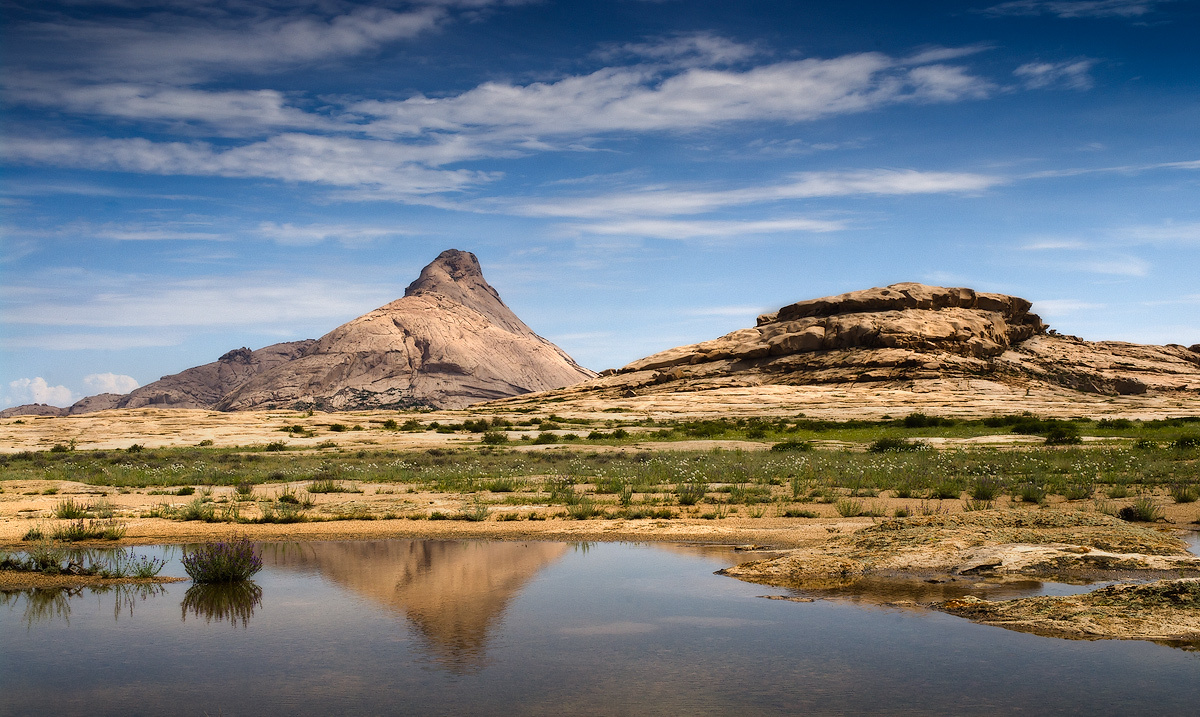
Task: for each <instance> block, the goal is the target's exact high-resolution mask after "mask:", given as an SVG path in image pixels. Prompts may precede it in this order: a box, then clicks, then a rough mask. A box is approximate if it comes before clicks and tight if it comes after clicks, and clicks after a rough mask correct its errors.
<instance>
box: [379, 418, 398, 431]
mask: <svg viewBox="0 0 1200 717" xmlns="http://www.w3.org/2000/svg"><path fill="white" fill-rule="evenodd" d="M383 429H384V430H385V431H398V430H400V424H399V423H396V419H394V418H389V419H387V420H386V421H384V422H383Z"/></svg>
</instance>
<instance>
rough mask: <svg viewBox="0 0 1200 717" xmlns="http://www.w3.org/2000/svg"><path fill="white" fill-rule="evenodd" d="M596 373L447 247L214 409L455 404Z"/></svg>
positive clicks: (466, 257)
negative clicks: (395, 289)
mask: <svg viewBox="0 0 1200 717" xmlns="http://www.w3.org/2000/svg"><path fill="white" fill-rule="evenodd" d="M593 376H595V374H594V373H593V372H591V371H589V370H587V369H585V368H583V367H582V366H579V365H578V364H576V363H575V361H574V360H572V359H571V357H570V356H568V355H567V354H566V353H565V352H563V350H562V349H560V348H558V347H557V346H555V345H554V344H552V343H550V342H549V341H547V340H546V339H544V338H542V337H541V336H538V335H537V334H535V333H534V332H533V331H532V330H531V329H530V328H529V327H528V326H526V325H525V323H524V322H522V321H521V320H520V319H519V318H517V315H516V314H514V313H513V312H512V310H511V309H509V308H508V307H507V306H506V305H505V304H504V302H503V301H502V300H501V299H500V295H499V294H498V293H497V292H496V290H495V289H493V288H492V287H491V286H490V285H488V283H487V281H485V280H484V278H483V273H482V272H481V270H480V268H479V261H478V260H477V259H476V258H475V255H474V254H471V253H468V252H463V251H457V250H454V249H450V250H447V251H444V252H442V253H441V254H440V255H439V256H438V257H437V259H435V260H434V262H433V263H432V264H430V265H429V266H427V267H425V269H424V270H422V271H421V275H420V277H418V278H417V280H416V281H414V282H413V283H412V284H410V285H409V287H408V288H407V289H406V290H405V292H404V296H403V297H402V298H400V299H397V300H396V301H393V302H392V303H390V304H388V305H386V306H383V307H380V308H378V309H376V310H375V311H372V312H370V313H369V314H366V315H364V316H360V317H359V318H357V319H354V320H353V321H350V322H349V323H346V324H343V325H342V326H339V327H338V328H336V329H334V330H333V331H331V332H329V333H328V334H326V335H325V336H323V337H321V338H320V339H318V340H317V341H316V343H314V344H313V345H312V346H311V347H309V348H308V349H307V350H306V351H305V352H304V355H303V356H300V357H299V358H297V359H295V360H293V361H288V362H287V363H285V364H282V365H280V366H277V367H275V368H273V369H271V370H268V371H264V372H262V373H260V374H257V375H255V376H254V377H252V378H251V379H250V380H249V381H247V382H246V383H245V384H243V385H241V386H240V387H238V388H237V389H236V390H234V391H232V392H231V393H229V395H227V396H225V397H224V398H223V399H222V400H221V401H220V402H219V403H217V404H216V407H217V408H218V409H220V410H246V409H253V408H272V407H292V406H305V405H310V406H314V407H317V408H321V409H326V410H330V409H332V410H343V409H355V408H389V407H396V408H403V407H413V406H429V407H436V408H462V407H464V406H467V405H470V404H472V403H478V402H480V401H486V400H489V399H495V398H504V397H508V396H514V395H519V394H524V393H529V392H532V391H544V390H548V389H553V388H559V387H561V386H567V385H570V384H573V383H578V382H580V381H583V380H586V379H588V378H591V377H593Z"/></svg>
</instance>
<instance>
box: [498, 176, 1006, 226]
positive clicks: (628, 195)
mask: <svg viewBox="0 0 1200 717" xmlns="http://www.w3.org/2000/svg"><path fill="white" fill-rule="evenodd" d="M1006 181H1007V180H1006V179H1004V178H1003V177H998V176H994V175H984V174H971V173H963V172H919V171H916V170H895V169H869V170H858V171H847V172H802V173H799V174H795V175H792V177H790V181H787V182H782V183H779V184H768V185H760V186H756V187H745V188H741V189H726V190H717V191H704V190H693V191H688V190H683V189H667V188H661V187H644V188H641V189H638V190H634V191H627V192H615V193H610V194H603V195H596V196H590V197H572V198H553V199H529V200H524V201H521V202H519V203H518V204H517V205H516V206H515V207H514V211H515V212H517V213H519V214H525V215H529V216H550V217H575V218H582V219H593V218H608V217H613V216H617V217H620V216H630V215H633V216H643V217H645V216H672V215H681V214H700V213H703V212H709V211H713V210H716V209H721V208H724V207H732V206H744V205H749V204H759V203H763V202H773V201H781V200H796V199H812V198H817V197H841V196H852V195H906V194H963V193H976V192H981V191H984V190H986V189H988V188H990V187H994V186H997V185H1000V184H1004V183H1006Z"/></svg>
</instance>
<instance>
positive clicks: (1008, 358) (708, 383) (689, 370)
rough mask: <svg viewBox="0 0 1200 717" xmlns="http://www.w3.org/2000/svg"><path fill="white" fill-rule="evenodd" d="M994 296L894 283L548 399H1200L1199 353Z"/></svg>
mask: <svg viewBox="0 0 1200 717" xmlns="http://www.w3.org/2000/svg"><path fill="white" fill-rule="evenodd" d="M1030 308H1031V303H1030V302H1029V301H1026V300H1025V299H1021V298H1018V297H1015V296H1006V295H1003V294H992V293H985V292H977V291H974V290H971V289H965V288H943V287H936V286H926V285H924V284H915V283H904V284H893V285H891V286H887V287H883V288H874V289H867V290H863V291H854V292H850V293H847V294H841V295H838V296H831V297H826V298H821V299H812V300H809V301H801V302H798V303H795V304H790V305H788V306H785V307H783V308H781V309H780V310H779V311H777V312H775V313H771V314H765V315H763V316H760V317H759V318H758V322H757V326H755V327H753V328H746V329H740V330H737V331H734V332H732V333H729V334H726V335H725V336H722V337H720V338H716V339H713V340H711V341H704V342H701V343H698V344H691V345H688V346H680V347H677V348H673V349H668V350H666V351H662V352H660V353H656V354H653V355H651V356H647V357H646V358H643V359H639V360H637V361H634V362H633V363H630V364H629V365H627V366H625V367H624V368H621V369H617V370H608V371H604V372H602V373H601V374H600V377H598V378H597V379H594V380H592V381H587V382H585V383H582V384H579V385H577V386H574V387H571V388H568V389H565V390H563V391H560V392H557V393H556V394H555V395H558V396H571V395H576V396H580V397H582V396H584V395H586V394H591V395H593V396H597V397H604V396H608V397H612V398H616V397H626V398H631V397H634V396H642V395H654V394H664V393H679V392H695V391H704V390H708V389H717V388H730V387H739V386H756V385H764V384H776V385H780V384H782V385H814V384H862V383H867V382H877V383H880V384H888V385H892V386H896V385H908V384H911V383H913V382H918V381H922V380H943V379H946V378H956V377H962V378H983V379H987V380H990V381H994V382H999V383H1007V384H1016V385H1025V384H1042V385H1046V384H1049V385H1054V386H1060V387H1064V388H1067V389H1072V390H1075V391H1082V392H1088V393H1098V394H1109V395H1131V394H1143V393H1146V392H1191V393H1196V392H1200V353H1198V352H1196V351H1195V350H1193V349H1188V348H1185V347H1183V346H1178V345H1168V346H1143V345H1139V344H1131V343H1125V342H1119V341H1099V342H1090V341H1084V340H1082V339H1079V338H1077V337H1073V336H1065V335H1061V334H1058V333H1057V332H1055V331H1054V330H1053V329H1049V328H1048V327H1047V326H1046V325H1045V324H1044V323H1043V322H1042V320H1041V319H1040V318H1039V317H1038V316H1037V315H1036V314H1033V313H1030Z"/></svg>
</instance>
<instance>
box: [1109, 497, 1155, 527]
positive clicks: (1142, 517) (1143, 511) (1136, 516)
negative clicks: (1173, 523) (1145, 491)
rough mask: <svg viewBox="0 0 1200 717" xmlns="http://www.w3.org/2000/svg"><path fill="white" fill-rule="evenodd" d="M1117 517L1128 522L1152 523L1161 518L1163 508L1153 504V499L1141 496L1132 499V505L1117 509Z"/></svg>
mask: <svg viewBox="0 0 1200 717" xmlns="http://www.w3.org/2000/svg"><path fill="white" fill-rule="evenodd" d="M1117 517H1118V518H1120V519H1121V520H1128V521H1130V522H1137V523H1153V522H1155V521H1157V520H1160V519H1162V517H1163V510H1162V508H1160V507H1158V506H1157V505H1155V504H1154V501H1153V500H1151V499H1150V498H1148V497H1145V496H1143V497H1141V498H1138V499H1137V500H1135V501H1133V505H1127V506H1125V507H1124V508H1122V509H1120V510H1118V511H1117Z"/></svg>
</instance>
